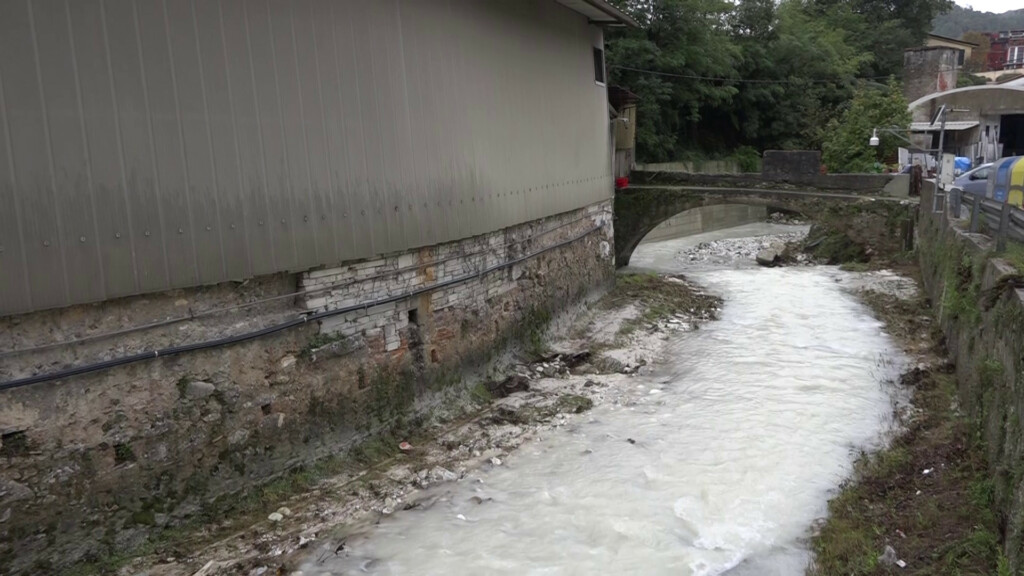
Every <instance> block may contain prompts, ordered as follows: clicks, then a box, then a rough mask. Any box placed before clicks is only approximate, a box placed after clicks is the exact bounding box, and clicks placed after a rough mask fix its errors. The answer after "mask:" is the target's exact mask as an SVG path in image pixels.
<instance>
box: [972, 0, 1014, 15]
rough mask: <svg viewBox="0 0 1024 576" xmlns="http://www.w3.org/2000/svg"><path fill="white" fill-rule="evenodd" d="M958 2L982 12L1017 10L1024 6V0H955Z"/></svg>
mask: <svg viewBox="0 0 1024 576" xmlns="http://www.w3.org/2000/svg"><path fill="white" fill-rule="evenodd" d="M955 1H956V3H957V4H959V5H961V6H963V7H965V8H966V7H968V6H970V7H972V8H974V9H975V10H979V11H981V12H995V13H997V14H998V13H1000V12H1006V11H1007V10H1015V9H1017V8H1024V2H1021V0H955Z"/></svg>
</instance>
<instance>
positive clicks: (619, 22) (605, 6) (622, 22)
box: [582, 0, 640, 28]
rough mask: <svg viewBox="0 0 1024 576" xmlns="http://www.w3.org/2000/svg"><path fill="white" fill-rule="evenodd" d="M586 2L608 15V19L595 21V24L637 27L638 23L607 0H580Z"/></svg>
mask: <svg viewBox="0 0 1024 576" xmlns="http://www.w3.org/2000/svg"><path fill="white" fill-rule="evenodd" d="M582 1H583V2H585V3H586V4H588V5H589V6H590V7H591V8H594V9H596V10H600V11H601V12H604V13H605V14H607V15H608V17H609V20H608V21H604V20H599V21H595V23H596V24H606V25H609V26H628V27H630V28H639V27H640V24H639V23H637V21H636V20H633V18H632V17H631V16H630V15H629V14H626V13H625V12H623V11H622V10H619V9H618V8H616V7H615V6H612V5H611V4H609V3H608V2H607V0H582Z"/></svg>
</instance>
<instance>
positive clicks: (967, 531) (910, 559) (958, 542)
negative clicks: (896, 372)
mask: <svg viewBox="0 0 1024 576" xmlns="http://www.w3.org/2000/svg"><path fill="white" fill-rule="evenodd" d="M904 385H908V386H912V387H913V388H914V392H915V394H914V404H915V406H917V408H918V409H919V410H920V411H921V413H920V415H919V416H917V417H916V418H915V419H914V420H913V421H911V422H909V423H908V424H907V429H906V430H905V431H904V432H903V433H902V434H901V435H900V436H898V437H897V438H896V439H894V440H893V442H892V445H891V446H890V447H889V448H888V449H885V450H882V451H881V452H879V453H878V454H874V455H863V456H861V458H860V459H859V460H858V462H857V464H856V470H855V475H854V478H853V480H852V481H850V482H849V483H847V484H846V485H845V486H844V487H843V488H842V490H841V492H840V493H839V495H838V496H837V497H836V498H835V499H833V500H832V501H831V502H829V518H828V520H827V522H826V523H825V525H824V526H823V528H822V530H821V532H820V533H819V534H818V535H816V536H815V537H814V539H813V546H814V551H815V553H816V555H817V558H816V565H815V566H814V567H813V568H812V569H811V570H810V571H809V573H810V574H812V575H821V576H825V575H829V576H831V575H834V574H843V575H850V576H862V575H872V574H891V573H893V572H892V571H893V570H896V568H895V567H891V566H887V565H884V564H882V562H881V561H880V560H879V558H880V557H881V556H882V554H883V553H884V551H885V547H886V546H892V547H893V549H895V550H896V554H897V557H898V558H902V559H905V561H906V562H907V567H906V569H905V572H906V573H907V574H922V575H923V574H956V575H960V576H989V575H991V574H996V573H998V574H1004V573H1005V574H1009V572H1008V568H1007V565H1006V560H1005V558H1003V557H1002V554H1001V550H1000V545H999V536H998V534H999V529H998V522H997V518H996V516H995V514H994V512H993V485H992V483H991V481H989V479H988V474H987V469H986V467H985V463H984V457H983V454H984V452H983V451H982V450H979V449H977V447H975V446H973V445H972V444H971V442H970V426H969V425H968V423H967V422H966V421H965V420H964V419H963V418H961V417H960V416H959V415H958V414H957V413H956V411H955V410H954V409H953V408H952V406H954V405H955V402H954V399H955V395H956V382H955V377H954V376H953V375H951V374H943V373H935V372H923V371H913V372H910V373H908V374H907V375H906V376H905V377H904ZM924 470H928V471H929V472H928V474H924V473H923V471H924ZM997 570H998V572H997ZM901 573H902V572H901Z"/></svg>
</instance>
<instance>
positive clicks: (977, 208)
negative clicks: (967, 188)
mask: <svg viewBox="0 0 1024 576" xmlns="http://www.w3.org/2000/svg"><path fill="white" fill-rule="evenodd" d="M980 215H981V198H979V197H978V195H977V194H972V195H971V233H972V234H974V233H976V232H977V231H978V228H979V227H980V226H981V223H980V222H978V216H980Z"/></svg>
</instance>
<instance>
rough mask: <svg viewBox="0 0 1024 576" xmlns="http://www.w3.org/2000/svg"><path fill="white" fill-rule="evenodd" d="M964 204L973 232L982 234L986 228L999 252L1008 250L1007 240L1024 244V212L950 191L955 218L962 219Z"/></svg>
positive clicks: (1006, 205)
mask: <svg viewBox="0 0 1024 576" xmlns="http://www.w3.org/2000/svg"><path fill="white" fill-rule="evenodd" d="M963 204H966V205H967V207H968V208H969V209H970V212H969V213H968V216H969V217H970V221H971V227H970V230H971V232H981V231H982V228H983V227H984V230H985V231H986V232H988V233H989V234H990V235H992V236H993V237H994V238H995V240H996V251H997V252H1002V251H1003V250H1006V241H1007V240H1013V241H1016V242H1024V210H1021V209H1020V208H1017V207H1016V206H1013V205H1012V204H1009V203H1007V202H999V201H997V200H992V199H990V198H985V197H984V196H979V195H976V194H964V193H963V192H962V191H961V190H959V189H956V188H954V189H953V190H950V192H949V210H950V213H951V214H953V216H954V217H956V218H960V213H961V208H962V205H963Z"/></svg>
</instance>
